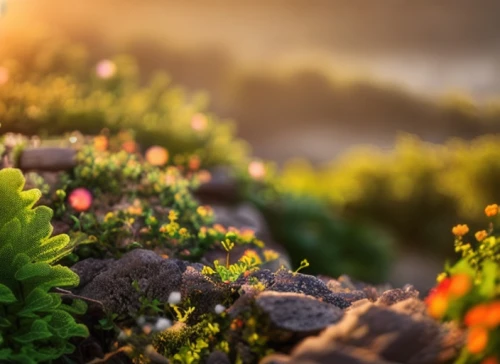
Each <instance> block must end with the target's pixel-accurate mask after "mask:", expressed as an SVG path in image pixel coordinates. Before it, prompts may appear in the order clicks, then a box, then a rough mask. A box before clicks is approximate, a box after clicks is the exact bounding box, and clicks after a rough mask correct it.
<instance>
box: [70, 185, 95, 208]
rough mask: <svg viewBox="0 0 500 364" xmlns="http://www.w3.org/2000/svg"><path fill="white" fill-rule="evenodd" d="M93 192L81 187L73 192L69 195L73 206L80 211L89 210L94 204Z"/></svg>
mask: <svg viewBox="0 0 500 364" xmlns="http://www.w3.org/2000/svg"><path fill="white" fill-rule="evenodd" d="M92 200H93V198H92V194H91V193H90V191H89V190H87V189H86V188H83V187H80V188H77V189H75V190H73V191H72V192H71V194H70V195H69V197H68V201H69V204H70V205H71V207H72V208H73V209H74V210H76V211H78V212H81V211H87V210H88V209H89V208H90V206H91V205H92Z"/></svg>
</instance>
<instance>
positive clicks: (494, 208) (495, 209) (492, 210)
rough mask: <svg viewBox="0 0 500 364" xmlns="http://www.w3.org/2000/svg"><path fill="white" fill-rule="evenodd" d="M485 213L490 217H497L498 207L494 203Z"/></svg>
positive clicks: (487, 207)
mask: <svg viewBox="0 0 500 364" xmlns="http://www.w3.org/2000/svg"><path fill="white" fill-rule="evenodd" d="M484 213H485V214H486V216H488V217H492V216H495V215H496V214H498V205H497V204H496V203H494V204H493V205H488V206H486V208H485V209H484Z"/></svg>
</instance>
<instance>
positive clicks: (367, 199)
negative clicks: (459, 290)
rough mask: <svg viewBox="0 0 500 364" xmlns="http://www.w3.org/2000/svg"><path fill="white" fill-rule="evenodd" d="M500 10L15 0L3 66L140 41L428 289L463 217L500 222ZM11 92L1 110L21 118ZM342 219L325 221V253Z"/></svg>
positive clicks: (291, 189) (398, 275)
mask: <svg viewBox="0 0 500 364" xmlns="http://www.w3.org/2000/svg"><path fill="white" fill-rule="evenodd" d="M499 12H500V3H499V2H498V1H495V0H480V1H474V2H471V1H467V0H455V1H454V2H453V4H452V6H451V5H450V3H447V2H444V1H435V0H422V1H418V2H415V1H414V2H408V1H401V0H383V1H366V0H349V1H347V0H308V1H305V0H286V1H285V0H272V1H269V0H267V1H263V0H262V1H261V0H254V1H233V0H207V1H190V0H184V1H174V0H143V1H133V0H100V1H86V2H83V1H76V0H10V1H7V2H6V7H5V9H4V13H3V16H2V19H1V22H0V66H2V64H4V67H5V68H8V67H10V66H9V65H11V64H13V63H12V62H11V60H13V59H15V60H16V63H15V65H16V66H15V67H17V68H18V69H23V72H25V73H27V72H31V71H33V73H35V71H36V72H38V73H40V74H44V73H48V72H58V71H59V70H58V69H57V67H58V63H57V62H49V61H48V59H49V58H50V59H53V58H54V57H55V58H57V54H58V52H59V53H61V54H62V53H64V52H69V50H71V52H72V53H71V54H72V56H71V57H70V58H65V59H66V60H68V59H69V60H71V65H73V66H74V65H75V64H77V63H78V64H79V62H87V64H91V65H92V64H96V63H97V62H98V61H99V60H102V59H108V58H112V57H114V56H115V55H117V54H122V55H123V54H126V55H127V56H128V57H132V58H133V59H135V63H134V64H135V65H136V67H137V69H138V70H140V79H141V80H143V81H144V82H145V80H148V79H149V78H150V77H152V75H154V74H155V72H157V71H158V70H160V71H165V72H166V73H167V74H168V77H169V79H170V82H171V83H172V84H175V85H179V86H180V87H182V89H183V92H184V94H185V95H186V97H187V98H188V99H189V97H191V95H197V96H196V97H198V98H200V99H202V103H203V104H204V105H205V106H206V109H207V112H211V113H214V114H215V115H217V116H218V117H220V118H221V119H224V120H225V119H231V120H233V121H234V124H235V126H236V129H235V130H236V135H237V136H238V137H240V138H242V139H244V140H246V141H247V142H248V143H249V144H250V146H251V148H252V154H253V156H255V157H256V158H261V159H263V160H269V161H271V162H275V163H276V169H277V172H276V175H275V177H274V181H273V183H275V184H276V185H278V186H279V189H280V190H281V191H285V192H286V193H290V194H293V195H294V196H301V197H304V198H314V199H316V201H320V202H321V204H322V206H325V205H326V210H325V211H327V212H325V213H327V214H333V215H332V216H335V217H336V218H337V220H338V221H345V222H346V224H349V229H351V230H356V231H360V229H365V227H366V228H367V229H369V230H367V232H363V233H362V234H361V233H356V234H353V235H352V237H351V235H349V234H351V233H347V232H344V233H342V234H343V235H342V234H341V238H339V239H340V240H343V243H342V244H344V245H346V246H348V247H349V248H346V249H344V250H343V252H344V253H343V254H347V258H349V259H352V260H356V259H357V256H358V254H359V252H357V251H356V250H357V249H359V250H362V249H365V248H364V245H363V244H359V241H361V240H363V241H368V242H370V243H373V244H376V242H373V241H374V240H384V243H383V245H384V246H385V248H384V249H386V250H388V253H387V257H390V258H387V259H385V260H381V262H380V265H387V267H385V266H384V267H382V266H380V270H384V271H385V270H387V275H385V276H384V275H381V276H380V277H376V278H374V279H373V280H374V281H377V280H381V279H387V280H388V281H389V282H391V283H393V284H396V285H401V284H405V283H413V284H415V285H416V286H417V287H418V288H420V289H423V290H425V289H427V288H429V287H431V286H432V285H433V284H434V282H435V277H436V274H437V273H438V272H440V271H441V270H442V265H443V260H444V259H446V258H450V259H453V256H454V255H453V236H452V235H451V233H450V231H451V227H452V226H453V225H455V224H457V223H468V224H470V225H471V227H477V229H480V228H481V229H482V228H483V226H484V227H486V224H487V221H486V220H485V218H484V214H483V209H484V207H485V206H486V204H490V203H494V202H498V201H499V200H500V199H499V194H500V188H499V187H498V183H497V181H498V179H497V178H499V177H500V145H499V143H498V141H499V140H500V139H497V137H496V136H495V134H496V133H498V132H499V131H500V99H499V98H497V95H499V94H500V90H499V88H500V32H499V31H498V14H499ZM9 62H11V63H9ZM49 64H50V65H49ZM12 67H14V66H12ZM70 68H71V67H69V66H68V64H66V63H65V64H64V67H62V66H61V69H64V70H66V71H67V70H68V69H70ZM61 72H62V71H61ZM30 77H31V78H29V79H30V80H31V81H32V82H34V84H36V81H33V80H34V79H36V78H34V76H30ZM26 79H28V78H26ZM0 83H1V77H0ZM200 91H201V92H202V93H201V94H200ZM193 97H195V96H193ZM6 100H7V101H6ZM8 103H9V101H8V99H7V98H4V99H3V110H4V111H3V114H2V101H0V122H2V119H1V117H2V115H3V119H4V131H6V129H5V125H7V128H8V126H9V125H11V126H12V128H11V129H12V130H15V131H19V130H17V129H22V127H21V126H20V123H21V122H23V121H20V119H16V118H12V119H9V115H11V114H8V112H7V111H5V110H7V108H8V107H7V106H8ZM31 111H32V114H33V109H31ZM35 111H37V109H35ZM12 112H13V111H11V113H12ZM35 114H36V112H35ZM5 120H7V122H6V121H5ZM8 120H14V121H11V123H10V124H9V123H8ZM24 122H25V123H28V122H29V121H24ZM47 122H48V123H50V119H47ZM26 125H28V124H26ZM40 125H41V124H40ZM16 128H17V129H16ZM28 129H29V128H28ZM75 129H78V126H77V125H76V124H75ZM1 131H2V130H1V129H0V132H1ZM34 132H35V131H34ZM263 210H264V213H266V212H265V208H263ZM312 210H316V211H319V210H318V209H314V208H313V209H312ZM301 211H302V210H297V211H295V212H294V213H296V214H298V215H300V214H302V213H304V214H305V213H306V212H301ZM321 211H322V210H321ZM307 213H309V214H312V211H311V210H309V211H308V212H307ZM318 219H320V218H318ZM313 220H314V219H313ZM270 221H275V220H272V219H270ZM314 221H317V220H314ZM274 224H278V223H277V222H276V221H275V222H274ZM284 224H285V225H284V226H287V225H286V223H284ZM309 225H310V224H309ZM309 225H308V226H309ZM357 226H359V229H358V228H357ZM361 226H362V228H361ZM370 229H371V230H370ZM285 230H286V228H285ZM363 231H364V230H363ZM275 233H276V232H275ZM281 233H282V234H285V233H284V232H281ZM337 233H338V231H337V230H336V232H332V235H328V234H329V233H328V229H326V230H325V232H324V234H326V237H325V236H324V234H323V233H321V234H323V235H321V234H320V235H321V237H320V238H319V239H320V240H321V244H322V245H318V246H315V247H314V249H315V251H316V252H319V253H316V254H317V255H321V252H322V249H328V248H325V247H324V246H331V245H332V244H335V243H336V238H335V234H337ZM276 234H277V233H276ZM382 235H383V237H381V236H382ZM277 240H279V239H277ZM306 240H307V239H306ZM324 240H327V241H326V242H325V241H324ZM385 241H387V243H386V242H385ZM389 241H390V242H389ZM381 244H382V243H381ZM304 249H305V248H304ZM304 249H303V250H300V254H302V255H306V256H307V255H308V254H309V253H308V250H307V249H305V250H304ZM310 249H312V248H310ZM367 249H368V248H367ZM310 254H312V253H310ZM318 259H319V258H318ZM373 259H375V257H374V258H373ZM318 264H319V263H318ZM377 264H378V263H377ZM312 265H314V262H313V264H312ZM319 273H329V271H327V272H322V271H321V269H319ZM359 276H360V278H363V279H366V278H367V277H366V274H360V275H359Z"/></svg>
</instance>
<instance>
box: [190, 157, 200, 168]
mask: <svg viewBox="0 0 500 364" xmlns="http://www.w3.org/2000/svg"><path fill="white" fill-rule="evenodd" d="M200 166H201V161H200V157H198V156H197V155H194V156H192V157H191V158H189V168H190V169H191V170H192V171H196V170H197V169H199V168H200Z"/></svg>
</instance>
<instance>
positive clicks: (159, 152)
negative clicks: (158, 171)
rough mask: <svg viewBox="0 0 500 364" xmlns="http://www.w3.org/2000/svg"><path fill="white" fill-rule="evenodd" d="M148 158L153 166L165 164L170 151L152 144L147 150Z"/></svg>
mask: <svg viewBox="0 0 500 364" xmlns="http://www.w3.org/2000/svg"><path fill="white" fill-rule="evenodd" d="M146 160H147V161H148V163H150V164H152V165H153V166H163V165H165V164H166V163H167V161H168V151H167V150H166V149H165V148H163V147H160V146H158V145H155V146H152V147H150V148H149V149H148V150H147V151H146Z"/></svg>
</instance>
